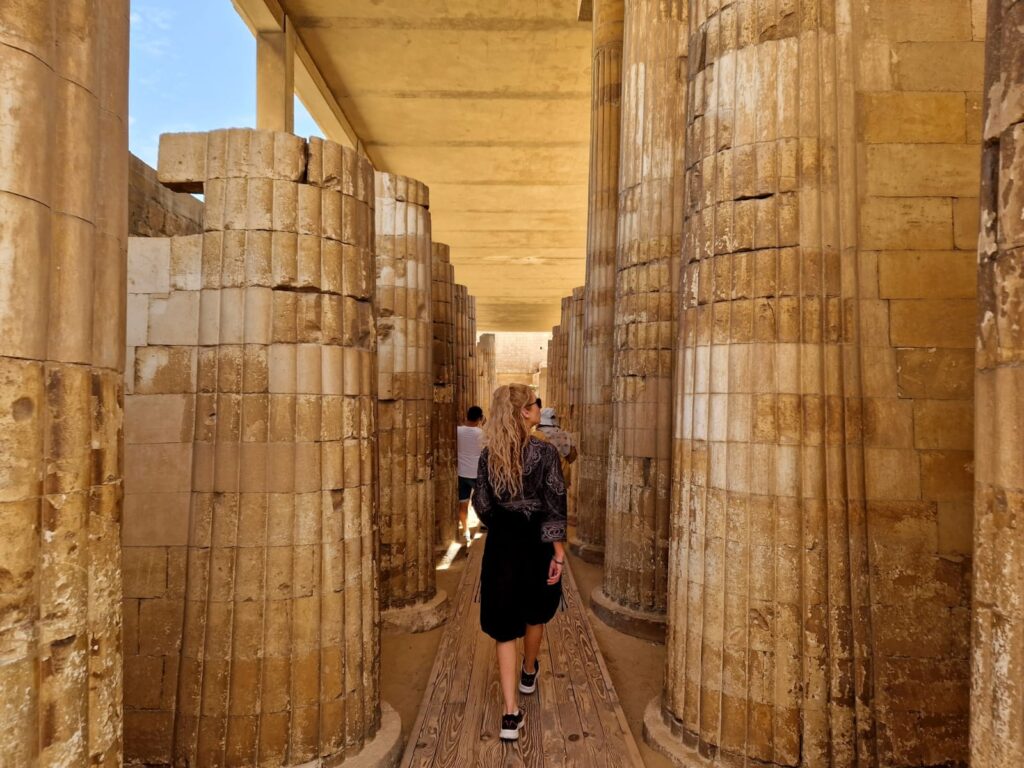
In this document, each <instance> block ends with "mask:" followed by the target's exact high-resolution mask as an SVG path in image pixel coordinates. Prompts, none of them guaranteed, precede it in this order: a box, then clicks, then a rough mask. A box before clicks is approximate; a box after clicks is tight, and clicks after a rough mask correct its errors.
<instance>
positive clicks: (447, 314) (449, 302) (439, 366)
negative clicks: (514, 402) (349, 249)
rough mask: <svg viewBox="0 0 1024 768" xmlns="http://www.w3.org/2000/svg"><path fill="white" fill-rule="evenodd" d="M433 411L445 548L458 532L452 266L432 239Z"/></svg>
mask: <svg viewBox="0 0 1024 768" xmlns="http://www.w3.org/2000/svg"><path fill="white" fill-rule="evenodd" d="M431 248H432V251H433V253H432V261H431V263H430V270H431V273H432V275H433V279H432V286H433V302H432V312H433V329H434V347H433V364H434V415H433V421H432V422H431V433H432V435H433V439H432V444H433V451H434V537H435V538H434V542H435V548H436V549H439V550H440V549H445V550H446V549H447V548H448V545H449V544H450V543H451V542H453V541H455V539H456V536H457V533H458V531H457V527H458V525H457V519H458V504H459V494H458V466H457V458H458V456H457V446H456V437H455V435H456V432H455V428H456V427H457V426H458V423H459V420H458V416H457V414H456V412H455V268H454V267H452V264H451V259H450V255H449V253H450V251H449V248H448V246H447V245H445V244H444V243H433V244H432V246H431Z"/></svg>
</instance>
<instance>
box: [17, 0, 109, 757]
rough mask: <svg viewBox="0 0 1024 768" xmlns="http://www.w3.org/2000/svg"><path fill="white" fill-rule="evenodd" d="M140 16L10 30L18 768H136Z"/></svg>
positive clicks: (48, 11) (50, 12) (28, 11)
mask: <svg viewBox="0 0 1024 768" xmlns="http://www.w3.org/2000/svg"><path fill="white" fill-rule="evenodd" d="M128 10H129V9H128V3H127V2H126V1H125V0H111V2H109V3H103V4H102V5H100V4H95V5H90V6H89V8H88V10H86V9H85V8H84V7H82V8H79V7H78V5H76V4H69V3H65V2H56V1H55V0H40V1H39V2H33V3H17V4H14V5H13V6H12V5H11V4H7V5H5V7H4V9H3V11H2V13H0V16H2V20H0V649H2V658H3V662H2V664H0V762H3V763H5V764H9V765H12V766H14V765H17V766H65V765H66V766H85V765H93V766H106V767H109V768H115V767H116V766H120V765H121V762H122V713H121V698H122V691H123V686H122V677H121V652H122V644H121V632H122V614H121V541H120V539H121V509H122V504H121V498H122V492H123V484H122V476H121V472H122V458H123V453H122V449H123V430H122V421H123V419H122V408H123V379H122V371H123V366H124V336H123V324H124V317H125V301H124V296H123V285H124V277H125V274H124V258H125V247H126V239H127V224H128V213H127V199H128V189H127V183H128V133H127V130H128V127H127V108H128V103H127V86H128V66H127V57H128Z"/></svg>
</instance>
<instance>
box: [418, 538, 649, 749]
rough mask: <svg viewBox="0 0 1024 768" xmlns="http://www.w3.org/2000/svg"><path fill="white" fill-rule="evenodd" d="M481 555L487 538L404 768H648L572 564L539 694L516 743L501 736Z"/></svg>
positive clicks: (466, 578)
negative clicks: (483, 608) (483, 624)
mask: <svg viewBox="0 0 1024 768" xmlns="http://www.w3.org/2000/svg"><path fill="white" fill-rule="evenodd" d="M482 555H483V541H482V540H477V541H476V543H475V545H474V546H473V547H472V548H471V550H470V553H469V559H468V562H467V563H466V566H465V568H466V570H465V572H464V573H463V576H462V581H461V583H460V584H459V590H458V594H457V596H456V598H455V610H454V611H453V614H452V617H451V618H450V619H449V621H448V625H447V627H446V628H445V630H444V636H443V637H442V638H441V643H440V646H439V647H438V651H437V658H436V659H435V661H434V668H433V670H432V671H431V674H430V682H429V683H428V684H427V690H426V693H425V694H424V696H423V702H422V703H421V704H420V711H419V715H418V716H417V718H416V723H415V725H414V726H413V728H412V732H411V734H410V736H409V743H408V744H407V745H406V749H405V754H404V756H403V758H402V766H403V768H413V766H415V768H427V766H434V767H436V768H441V766H446V767H448V766H450V767H451V768H470V767H471V766H483V767H485V768H492V767H493V768H498V767H499V766H501V767H502V768H511V767H512V766H529V767H530V768H539V767H540V766H579V768H601V767H602V766H608V768H612V767H613V766H615V767H617V766H623V767H625V766H629V767H630V768H643V760H642V759H641V757H640V752H639V750H638V749H637V746H636V742H635V741H634V739H633V735H632V733H631V732H630V730H629V726H628V725H627V724H626V718H625V715H623V713H622V708H621V707H620V706H619V699H618V696H616V694H615V689H614V688H613V687H612V683H611V680H610V678H609V677H608V670H607V668H606V667H605V664H604V659H603V658H602V657H601V651H600V650H599V649H598V647H597V642H596V641H595V639H594V633H593V630H592V629H591V628H590V623H589V621H588V620H587V615H586V609H585V607H584V605H583V603H582V601H581V599H580V594H579V591H578V590H577V589H576V583H575V582H574V581H573V578H572V572H571V571H570V570H569V569H568V568H566V570H565V574H564V575H563V577H562V578H563V590H564V593H565V607H564V610H561V611H559V612H558V614H556V616H555V618H554V619H553V620H552V621H551V622H550V623H549V624H548V626H547V631H546V632H545V633H544V642H543V644H542V646H541V651H540V677H539V678H538V684H537V692H536V693H534V694H532V695H530V696H523V695H522V694H520V697H519V698H520V705H521V706H522V708H523V709H524V710H525V712H526V724H525V726H524V728H523V730H522V731H520V734H519V741H517V742H503V741H501V740H500V739H499V738H498V728H499V725H500V720H501V711H502V706H501V693H500V690H499V686H498V668H497V661H496V660H495V656H494V641H493V640H492V639H491V638H489V637H487V636H486V635H485V634H484V633H483V632H481V631H480V603H479V600H480V596H479V584H480V561H481V559H482ZM521 657H522V646H521V641H520V658H521Z"/></svg>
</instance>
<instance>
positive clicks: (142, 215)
mask: <svg viewBox="0 0 1024 768" xmlns="http://www.w3.org/2000/svg"><path fill="white" fill-rule="evenodd" d="M202 231H203V203H202V201H200V200H198V199H197V198H195V197H193V196H192V195H189V194H186V193H182V192H172V191H171V190H169V189H168V188H167V187H165V186H164V185H163V184H161V183H160V182H159V180H158V179H157V175H156V169H154V168H150V167H149V166H148V165H146V164H145V163H144V162H143V161H142V160H140V159H139V158H137V157H136V156H135V155H131V156H130V158H129V164H128V234H130V235H133V236H136V237H174V236H176V235H197V234H201V233H202Z"/></svg>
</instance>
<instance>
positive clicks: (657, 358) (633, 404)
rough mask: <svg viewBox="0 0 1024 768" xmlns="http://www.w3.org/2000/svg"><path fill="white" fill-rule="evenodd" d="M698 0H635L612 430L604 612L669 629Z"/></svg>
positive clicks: (652, 630)
mask: <svg viewBox="0 0 1024 768" xmlns="http://www.w3.org/2000/svg"><path fill="white" fill-rule="evenodd" d="M686 5H687V3H686V2H684V0H673V2H669V3H665V2H660V1H659V0H633V1H631V2H627V3H626V17H625V32H624V37H625V42H624V45H623V54H622V70H623V77H622V80H623V85H622V142H621V151H620V160H619V207H618V247H617V251H616V259H615V267H616V276H615V335H614V344H613V358H612V360H613V370H612V376H613V384H612V430H611V438H610V440H609V446H608V450H609V472H608V480H607V484H608V507H607V512H606V518H605V542H606V544H605V557H604V583H603V585H602V588H601V589H599V590H597V591H595V592H594V595H593V603H592V604H593V606H594V609H595V611H596V612H597V615H598V616H600V617H601V618H602V619H603V620H605V621H607V622H608V623H610V624H611V625H612V626H615V627H618V628H619V629H622V630H624V631H626V632H629V633H631V634H639V635H641V636H644V637H649V638H654V639H660V638H662V637H663V636H664V623H665V600H666V586H667V584H666V580H667V576H668V574H667V570H666V569H667V567H668V530H669V525H668V519H669V486H670V484H671V472H672V411H673V402H674V397H673V394H672V361H673V348H674V346H675V343H676V337H677V325H676V311H675V310H676V292H677V287H678V285H677V284H678V280H679V261H680V259H681V257H682V229H683V148H684V144H685V142H684V139H685V129H684V122H685V120H684V118H685V103H686V102H685V93H686V63H687V62H686V45H687V34H688V30H687V24H686V19H687V9H686Z"/></svg>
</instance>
